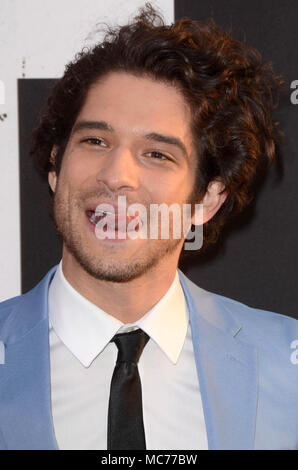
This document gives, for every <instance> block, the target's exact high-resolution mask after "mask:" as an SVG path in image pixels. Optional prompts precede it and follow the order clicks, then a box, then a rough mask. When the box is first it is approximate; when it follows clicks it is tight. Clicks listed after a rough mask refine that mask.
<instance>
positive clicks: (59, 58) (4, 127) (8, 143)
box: [0, 0, 174, 301]
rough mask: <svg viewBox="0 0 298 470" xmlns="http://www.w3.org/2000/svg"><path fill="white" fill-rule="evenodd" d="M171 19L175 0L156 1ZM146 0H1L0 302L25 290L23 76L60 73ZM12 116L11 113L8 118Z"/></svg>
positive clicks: (169, 19) (53, 76) (38, 76)
mask: <svg viewBox="0 0 298 470" xmlns="http://www.w3.org/2000/svg"><path fill="white" fill-rule="evenodd" d="M151 3H152V5H154V6H158V7H159V8H160V10H161V11H162V13H163V14H164V17H165V19H166V21H167V22H168V23H171V22H172V21H173V18H174V5H173V0H152V1H151ZM144 4H145V1H142V0H42V1H41V0H1V2H0V144H1V145H0V215H1V222H0V241H1V249H0V301H2V300H5V299H7V298H9V297H13V296H15V295H19V294H20V293H21V265H20V263H21V251H20V249H21V247H20V205H19V197H20V195H19V155H18V152H19V138H18V115H17V109H18V104H17V79H18V78H22V77H26V78H57V77H60V76H61V75H62V74H63V70H64V65H65V64H66V63H67V62H69V61H70V60H71V59H72V58H73V56H74V54H75V53H76V52H78V51H79V50H80V49H81V48H82V47H83V46H84V45H90V44H92V43H94V42H96V41H98V40H99V39H100V38H99V36H98V34H96V33H95V31H96V23H98V22H102V21H105V22H109V23H112V24H118V23H125V22H126V21H127V20H128V19H129V18H130V17H132V16H134V13H136V10H137V9H138V8H139V7H140V6H143V5H144ZM5 115H7V117H5Z"/></svg>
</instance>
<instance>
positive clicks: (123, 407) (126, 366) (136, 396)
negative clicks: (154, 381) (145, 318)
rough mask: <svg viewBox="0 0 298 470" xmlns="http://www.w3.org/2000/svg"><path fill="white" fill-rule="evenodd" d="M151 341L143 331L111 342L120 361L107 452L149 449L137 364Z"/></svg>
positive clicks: (113, 383)
mask: <svg viewBox="0 0 298 470" xmlns="http://www.w3.org/2000/svg"><path fill="white" fill-rule="evenodd" d="M148 340H149V336H148V335H147V334H146V333H145V332H144V331H142V330H140V329H138V330H135V331H131V332H129V333H119V334H117V335H115V336H114V337H113V338H112V339H111V341H114V342H115V343H116V345H117V347H118V357H117V362H116V365H115V369H114V373H113V377H112V381H111V390H110V400H109V416H108V450H139V449H146V441H145V431H144V423H143V408H142V388H141V381H140V376H139V371H138V361H139V359H140V356H141V354H142V351H143V349H144V347H145V345H146V344H147V342H148Z"/></svg>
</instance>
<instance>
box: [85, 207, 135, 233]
mask: <svg viewBox="0 0 298 470" xmlns="http://www.w3.org/2000/svg"><path fill="white" fill-rule="evenodd" d="M86 215H87V217H88V219H89V221H90V222H91V223H92V224H93V225H94V226H96V225H97V224H98V223H99V222H101V221H102V222H103V223H102V225H101V227H102V230H103V231H107V230H109V229H110V230H111V229H112V230H113V231H114V230H115V231H121V232H129V231H132V230H134V231H138V230H140V228H141V219H140V218H139V217H138V216H132V215H127V214H126V215H125V214H121V215H120V214H117V213H113V212H109V211H103V210H97V211H93V210H87V211H86ZM133 220H135V222H134V223H133V224H130V222H131V221H133ZM132 225H133V227H132Z"/></svg>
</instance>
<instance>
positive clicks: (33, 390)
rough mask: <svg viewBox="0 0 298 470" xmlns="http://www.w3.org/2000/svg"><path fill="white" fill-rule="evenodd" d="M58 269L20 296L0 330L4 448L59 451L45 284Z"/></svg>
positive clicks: (0, 419)
mask: <svg viewBox="0 0 298 470" xmlns="http://www.w3.org/2000/svg"><path fill="white" fill-rule="evenodd" d="M55 270H56V266H55V267H54V268H52V269H51V271H49V273H48V274H47V275H46V276H45V278H44V279H43V280H42V281H41V282H40V283H39V284H38V285H37V286H36V287H35V288H34V289H32V290H31V291H30V292H28V293H27V294H25V295H24V296H23V299H22V301H21V302H20V303H19V304H18V305H17V307H15V309H14V310H13V311H12V313H11V315H10V317H9V323H7V325H6V326H5V327H4V328H3V329H2V331H1V338H0V339H1V340H2V341H3V342H4V345H5V364H2V365H1V366H0V423H1V424H0V429H1V431H2V435H3V438H4V441H5V445H6V448H7V449H58V446H57V442H56V440H55V436H54V428H53V422H52V413H51V395H50V392H51V388H50V357H49V326H48V314H47V313H48V311H47V297H48V286H49V283H50V280H51V278H52V276H53V275H54V272H55Z"/></svg>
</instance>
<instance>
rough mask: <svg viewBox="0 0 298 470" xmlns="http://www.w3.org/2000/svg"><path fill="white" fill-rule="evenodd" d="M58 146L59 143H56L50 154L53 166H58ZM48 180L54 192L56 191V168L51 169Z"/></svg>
mask: <svg viewBox="0 0 298 470" xmlns="http://www.w3.org/2000/svg"><path fill="white" fill-rule="evenodd" d="M57 151H58V147H57V145H54V147H53V148H52V151H51V156H50V162H51V164H52V165H53V167H54V168H55V167H56V155H57ZM48 181H49V185H50V187H51V190H52V191H53V193H54V192H55V191H56V185H57V173H56V170H51V171H49V173H48Z"/></svg>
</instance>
